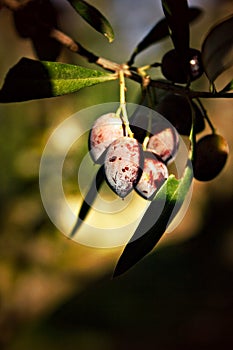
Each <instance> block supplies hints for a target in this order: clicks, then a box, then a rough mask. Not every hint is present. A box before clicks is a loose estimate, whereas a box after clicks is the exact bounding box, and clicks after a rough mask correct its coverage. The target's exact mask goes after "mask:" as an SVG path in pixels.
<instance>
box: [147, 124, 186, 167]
mask: <svg viewBox="0 0 233 350" xmlns="http://www.w3.org/2000/svg"><path fill="white" fill-rule="evenodd" d="M179 140H180V139H179V134H178V132H177V131H176V129H175V128H173V127H172V126H171V127H165V128H162V129H160V128H159V129H158V130H155V132H154V133H153V136H151V137H150V138H149V142H148V144H147V150H148V151H150V152H152V153H154V154H156V155H157V156H158V157H159V158H160V159H161V160H162V161H163V162H164V163H169V162H171V161H172V160H174V158H175V156H176V154H177V152H178V148H179Z"/></svg>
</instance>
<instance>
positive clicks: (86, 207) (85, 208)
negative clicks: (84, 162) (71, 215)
mask: <svg viewBox="0 0 233 350" xmlns="http://www.w3.org/2000/svg"><path fill="white" fill-rule="evenodd" d="M104 179H105V176H104V166H103V165H102V166H101V167H100V168H99V170H98V172H97V174H96V177H95V179H94V180H93V182H92V184H91V187H90V189H89V191H88V192H87V194H86V197H85V199H84V201H83V203H82V206H81V208H80V210H79V213H78V218H77V221H76V223H75V225H74V227H73V229H72V231H71V233H70V237H71V238H72V237H73V236H74V235H75V234H76V233H77V231H78V229H79V228H80V226H81V225H82V223H83V221H84V220H85V219H86V217H87V214H88V213H89V211H90V209H91V206H92V203H93V202H94V200H95V198H96V196H97V194H98V191H99V189H100V187H101V186H102V184H103V182H104Z"/></svg>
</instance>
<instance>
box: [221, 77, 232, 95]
mask: <svg viewBox="0 0 233 350" xmlns="http://www.w3.org/2000/svg"><path fill="white" fill-rule="evenodd" d="M231 90H233V80H232V81H230V83H229V84H227V85H226V86H225V87H224V88H223V89H222V90H221V91H220V93H221V92H228V91H231Z"/></svg>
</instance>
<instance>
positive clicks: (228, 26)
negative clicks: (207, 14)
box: [202, 15, 233, 82]
mask: <svg viewBox="0 0 233 350" xmlns="http://www.w3.org/2000/svg"><path fill="white" fill-rule="evenodd" d="M232 28H233V15H231V16H230V17H227V18H225V19H224V20H223V21H221V22H220V23H218V24H217V25H215V26H214V27H213V28H212V29H211V30H210V32H209V33H208V34H207V36H206V38H205V40H204V42H203V45H202V61H203V67H204V70H205V73H206V75H207V77H208V78H209V80H210V81H211V82H214V81H215V80H216V79H217V77H218V76H219V75H220V74H222V73H223V72H224V71H226V70H227V69H228V68H230V67H231V66H232V65H233V35H232Z"/></svg>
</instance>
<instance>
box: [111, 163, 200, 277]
mask: <svg viewBox="0 0 233 350" xmlns="http://www.w3.org/2000/svg"><path fill="white" fill-rule="evenodd" d="M192 179H193V172H192V164H191V161H190V160H188V162H187V165H186V168H185V171H184V174H183V177H182V178H181V179H179V180H177V179H176V178H175V177H174V175H170V176H169V178H168V179H167V181H166V182H165V183H164V185H163V186H162V187H161V189H160V190H159V192H158V193H157V195H156V196H155V198H154V200H153V201H152V202H151V204H150V206H149V207H148V209H147V211H146V212H145V214H144V216H143V218H142V220H141V222H140V223H139V225H138V227H137V229H136V231H135V233H134V234H133V236H132V237H131V239H130V241H129V242H128V244H127V245H126V247H125V249H124V251H123V253H122V255H121V257H120V259H119V261H118V263H117V265H116V268H115V271H114V274H113V277H116V276H119V275H121V274H123V273H124V272H126V271H127V270H128V269H129V268H131V267H132V266H133V265H135V264H136V263H137V262H138V261H139V260H141V259H142V258H143V257H144V256H145V255H147V254H148V253H149V252H150V251H151V250H152V249H153V248H154V246H155V245H156V244H157V243H158V241H159V240H160V238H161V237H162V235H163V234H164V232H165V231H166V228H167V226H168V224H169V223H170V222H171V220H172V219H173V218H174V216H175V215H176V214H177V212H178V211H179V209H180V208H181V206H182V204H183V202H184V199H185V196H186V194H187V192H188V190H189V188H190V186H191V183H192ZM164 196H165V203H163V202H164V201H163V198H164ZM161 204H163V210H162V212H161V214H160V215H159V217H158V220H156V222H155V223H154V225H153V226H151V227H150V228H149V229H148V230H147V231H146V233H144V234H143V232H145V228H146V227H147V226H148V221H149V222H151V220H152V218H153V217H155V216H156V211H158V210H159V209H160V206H161Z"/></svg>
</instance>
